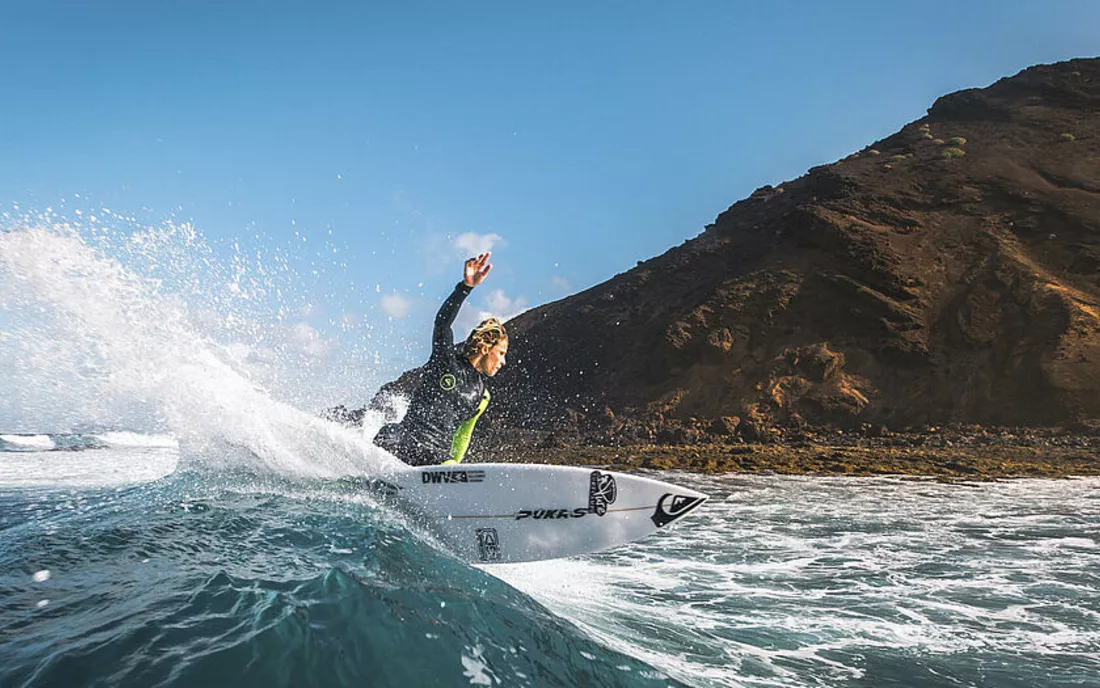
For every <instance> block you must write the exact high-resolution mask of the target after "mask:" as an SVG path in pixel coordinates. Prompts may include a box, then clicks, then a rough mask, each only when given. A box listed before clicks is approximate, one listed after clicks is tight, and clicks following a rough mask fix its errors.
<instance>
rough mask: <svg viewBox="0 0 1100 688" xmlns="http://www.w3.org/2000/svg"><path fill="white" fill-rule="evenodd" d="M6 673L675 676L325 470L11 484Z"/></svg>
mask: <svg viewBox="0 0 1100 688" xmlns="http://www.w3.org/2000/svg"><path fill="white" fill-rule="evenodd" d="M0 513H3V514H4V515H3V516H2V517H0V527H2V530H0V538H2V539H0V543H2V545H0V571H2V573H0V599H2V602H0V628H3V633H2V643H0V684H2V685H33V686H71V685H92V684H94V685H112V686H150V685H177V686H190V685H194V686H199V685H202V686H207V685H211V686H214V685H271V686H346V685H378V686H408V685H415V686H428V685H448V686H449V685H486V686H489V685H498V686H500V685H502V686H545V685H562V686H566V685H569V686H580V685H606V686H649V685H652V686H664V685H670V684H673V685H674V684H675V682H674V681H670V680H669V679H667V678H665V677H664V676H663V674H661V673H660V672H658V671H656V670H655V669H653V668H652V667H651V666H649V665H647V664H645V663H643V662H641V661H639V660H637V659H633V658H630V657H628V656H626V655H624V654H622V653H620V652H617V651H614V650H611V649H608V648H606V647H605V646H604V645H602V644H600V643H598V642H596V641H594V640H592V639H591V638H590V637H589V636H588V635H587V634H586V633H584V632H582V631H580V630H579V629H578V628H577V627H576V626H574V625H573V624H571V623H570V622H568V621H566V620H565V619H563V618H562V617H559V616H557V615H555V614H552V613H550V612H549V611H547V610H546V609H545V608H544V607H542V606H541V605H540V604H538V603H537V602H535V601H533V600H532V599H531V598H530V597H528V596H527V595H524V594H523V593H520V592H518V591H517V590H515V589H513V588H512V587H510V586H508V585H506V584H504V583H503V582H501V581H500V580H498V579H496V578H494V577H493V576H491V575H489V574H486V573H484V572H482V571H480V570H478V569H476V568H471V567H469V566H467V565H465V564H464V563H462V562H460V561H458V560H455V559H453V558H451V557H449V556H447V555H445V554H442V553H440V552H438V551H437V550H436V549H435V548H434V547H432V546H431V544H430V543H429V542H427V541H425V540H424V539H423V538H421V537H420V536H419V535H418V534H417V533H416V532H415V531H413V530H411V529H409V528H408V527H406V526H405V525H404V524H403V523H402V522H401V521H400V519H399V517H396V516H394V515H391V514H387V513H385V512H383V511H380V510H379V509H378V507H376V506H374V505H372V504H370V503H369V502H367V501H364V500H361V499H359V498H356V497H354V496H349V497H340V496H339V494H338V492H337V491H336V490H334V488H332V487H326V486H325V485H324V484H322V483H303V482H301V481H298V482H294V483H282V484H280V483H278V482H269V483H268V484H266V485H265V486H262V487H261V486H259V485H256V484H252V485H248V486H245V485H238V486H234V487H228V488H217V487H211V486H210V481H209V480H208V479H202V480H198V479H196V477H195V476H191V475H186V474H181V475H175V476H173V477H171V478H169V479H166V480H164V481H160V482H158V483H155V484H151V485H147V486H139V487H130V488H125V489H121V490H119V489H118V488H116V489H112V490H99V491H87V490H82V491H76V492H59V491H56V490H45V491H27V490H21V491H19V492H18V493H14V494H13V493H10V492H6V493H0Z"/></svg>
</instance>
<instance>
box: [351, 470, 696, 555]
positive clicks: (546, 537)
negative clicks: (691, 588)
mask: <svg viewBox="0 0 1100 688" xmlns="http://www.w3.org/2000/svg"><path fill="white" fill-rule="evenodd" d="M363 484H364V485H365V486H367V487H369V488H371V489H372V490H373V491H376V492H378V493H380V494H383V495H384V496H385V497H386V498H387V500H388V501H392V502H393V503H394V504H396V505H398V506H399V507H400V508H402V510H403V511H406V512H408V513H410V514H411V515H413V517H414V518H415V519H416V520H418V521H419V522H422V523H423V524H424V525H426V526H427V527H428V528H429V529H430V530H431V531H432V532H433V533H434V534H435V535H436V536H437V537H438V538H439V539H440V540H441V541H442V542H443V543H444V545H445V546H447V547H448V548H449V549H450V550H452V551H453V552H454V553H455V554H457V555H458V556H460V557H462V558H464V559H465V560H467V561H470V562H476V563H505V562H518V561H536V560H540V559H556V558H559V557H570V556H576V555H579V554H587V553H589V552H596V551H599V550H603V549H607V548H609V547H615V546H616V545H621V544H623V543H626V542H630V541H631V540H637V539H638V538H641V537H645V536H646V535H649V534H651V533H654V532H656V531H658V530H659V529H661V528H666V527H668V526H669V525H671V524H672V523H673V522H675V521H676V520H677V519H679V518H681V517H683V516H684V515H686V514H687V513H689V512H690V511H692V510H694V509H696V508H697V507H699V506H700V505H701V504H702V503H703V502H705V501H706V500H707V497H706V495H703V494H701V493H699V492H696V491H694V490H689V489H687V488H684V487H679V486H676V485H672V484H669V483H664V482H660V481H658V480H652V479H650V478H643V477H640V476H636V475H629V474H624V473H614V472H611V471H603V470H593V469H591V468H578V467H574V466H544V465H537V464H506V463H482V464H461V465H456V466H424V467H412V466H410V467H408V468H407V469H406V468H403V467H402V468H399V469H397V470H396V472H394V473H393V474H391V475H389V476H387V477H386V478H385V479H375V480H369V481H364V482H363Z"/></svg>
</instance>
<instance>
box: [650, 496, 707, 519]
mask: <svg viewBox="0 0 1100 688" xmlns="http://www.w3.org/2000/svg"><path fill="white" fill-rule="evenodd" d="M705 499H706V498H705V497H688V496H687V495H674V494H672V493H671V492H666V493H665V494H663V495H661V498H660V499H658V500H657V508H656V509H654V510H653V515H652V516H651V517H650V518H651V519H653V525H655V526H657V527H658V528H661V527H663V526H667V525H668V524H669V523H672V522H673V521H675V520H676V519H678V518H680V517H681V516H683V515H684V514H686V513H687V512H689V511H691V510H692V509H694V508H695V507H697V506H699V505H700V504H702V503H703V502H704V501H705Z"/></svg>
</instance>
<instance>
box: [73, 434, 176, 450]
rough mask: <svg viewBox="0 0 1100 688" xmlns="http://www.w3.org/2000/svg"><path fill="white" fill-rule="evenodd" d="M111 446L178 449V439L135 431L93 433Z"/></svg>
mask: <svg viewBox="0 0 1100 688" xmlns="http://www.w3.org/2000/svg"><path fill="white" fill-rule="evenodd" d="M93 437H95V438H96V439H98V440H99V441H101V442H102V443H103V444H106V445H110V446H112V447H171V448H176V449H178V448H179V446H180V443H179V440H177V439H176V438H175V437H172V436H171V435H142V434H140V433H136V432H105V433H103V434H100V435H93Z"/></svg>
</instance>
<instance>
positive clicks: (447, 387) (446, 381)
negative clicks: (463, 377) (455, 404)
mask: <svg viewBox="0 0 1100 688" xmlns="http://www.w3.org/2000/svg"><path fill="white" fill-rule="evenodd" d="M457 383H458V380H456V379H455V376H454V375H451V374H450V373H447V374H446V375H444V376H443V377H441V378H439V386H440V387H442V388H443V390H444V391H446V392H450V391H451V390H452V389H454V388H455V385H456V384H457Z"/></svg>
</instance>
